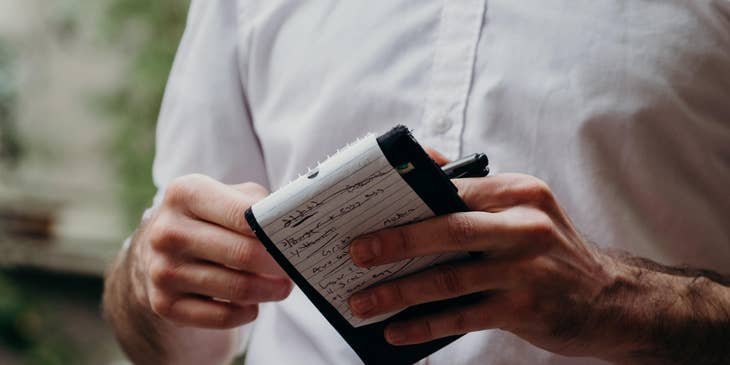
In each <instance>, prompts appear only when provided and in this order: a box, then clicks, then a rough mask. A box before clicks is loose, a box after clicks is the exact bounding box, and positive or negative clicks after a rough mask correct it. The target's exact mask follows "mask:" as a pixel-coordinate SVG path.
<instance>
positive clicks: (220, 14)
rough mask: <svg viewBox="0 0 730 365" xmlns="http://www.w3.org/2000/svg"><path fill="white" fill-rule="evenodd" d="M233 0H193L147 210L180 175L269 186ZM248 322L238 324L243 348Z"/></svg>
mask: <svg viewBox="0 0 730 365" xmlns="http://www.w3.org/2000/svg"><path fill="white" fill-rule="evenodd" d="M237 3H238V2H236V1H228V0H193V1H192V3H191V6H190V11H189V13H188V21H187V26H186V29H185V33H184V34H183V37H182V40H181V42H180V46H179V48H178V51H177V55H176V57H175V62H174V64H173V67H172V71H171V73H170V77H169V80H168V82H167V87H166V89H165V95H164V98H163V101H162V107H161V110H160V115H159V119H158V124H157V137H156V138H157V145H156V153H155V160H154V166H153V169H152V171H153V178H154V183H155V186H156V187H157V194H156V195H155V199H154V203H153V206H152V208H150V209H148V210H147V212H146V213H145V215H146V216H148V215H149V214H150V213H151V212H152V211H153V210H154V208H155V207H156V206H157V205H158V204H159V203H160V202H161V200H162V197H163V196H164V191H165V187H166V186H167V185H168V184H169V183H170V181H171V180H173V179H174V178H176V177H178V176H182V175H186V174H191V173H201V174H204V175H208V176H210V177H212V178H214V179H217V180H219V181H222V182H224V183H227V184H234V183H241V182H245V181H253V182H257V183H259V184H262V185H264V186H268V182H267V178H266V176H267V175H266V172H265V167H264V161H263V156H262V153H261V149H260V146H259V144H258V139H257V138H256V135H255V133H254V130H253V126H252V123H251V118H250V114H249V109H248V104H247V102H246V96H245V94H244V91H243V90H244V88H243V84H242V78H241V73H240V62H239V61H240V60H239V53H238V45H237V43H238V41H237V35H238V31H237V28H238V26H237V17H238V15H237V14H238V13H237ZM251 327H252V325H246V326H243V327H241V328H240V331H239V332H238V333H237V335H238V336H237V339H238V340H239V341H240V342H239V343H240V346H239V351H240V352H243V350H244V349H245V344H246V342H247V338H248V335H249V333H250V331H251Z"/></svg>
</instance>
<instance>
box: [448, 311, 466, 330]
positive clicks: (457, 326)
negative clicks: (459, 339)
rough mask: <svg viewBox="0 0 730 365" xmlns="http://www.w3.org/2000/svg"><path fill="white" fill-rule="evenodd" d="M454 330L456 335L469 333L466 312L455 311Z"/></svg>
mask: <svg viewBox="0 0 730 365" xmlns="http://www.w3.org/2000/svg"><path fill="white" fill-rule="evenodd" d="M452 326H453V329H454V331H455V332H456V333H464V332H468V331H469V321H468V320H467V318H466V314H465V313H464V311H460V310H459V311H455V312H454V319H453V324H452Z"/></svg>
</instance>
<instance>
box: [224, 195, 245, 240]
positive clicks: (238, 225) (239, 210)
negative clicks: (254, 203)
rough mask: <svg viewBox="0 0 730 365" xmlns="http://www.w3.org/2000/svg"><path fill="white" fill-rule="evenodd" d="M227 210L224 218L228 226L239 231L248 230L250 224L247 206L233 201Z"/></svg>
mask: <svg viewBox="0 0 730 365" xmlns="http://www.w3.org/2000/svg"><path fill="white" fill-rule="evenodd" d="M224 209H225V212H224V217H225V220H226V222H228V225H230V226H231V227H233V228H235V229H236V230H237V231H239V232H240V231H243V230H247V228H248V223H246V209H248V206H247V205H244V204H241V203H239V202H235V201H232V202H231V203H230V204H228V206H227V207H226V208H224Z"/></svg>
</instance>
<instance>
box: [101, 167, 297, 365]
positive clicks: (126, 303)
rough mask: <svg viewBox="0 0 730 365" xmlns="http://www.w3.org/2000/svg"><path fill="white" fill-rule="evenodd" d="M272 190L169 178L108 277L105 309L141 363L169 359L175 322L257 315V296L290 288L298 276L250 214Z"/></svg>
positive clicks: (215, 324) (233, 321)
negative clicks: (280, 261) (287, 269)
mask: <svg viewBox="0 0 730 365" xmlns="http://www.w3.org/2000/svg"><path fill="white" fill-rule="evenodd" d="M267 194H268V192H267V191H266V189H265V188H263V187H262V186H260V185H257V184H255V183H245V184H241V185H233V186H229V185H225V184H222V183H220V182H218V181H215V180H213V179H211V178H209V177H206V176H202V175H188V176H183V177H180V178H177V179H175V180H174V181H173V182H171V183H170V184H169V186H168V187H167V189H166V193H165V197H164V199H163V201H162V204H161V205H160V206H159V207H158V209H157V210H156V212H155V213H154V215H153V216H152V217H151V218H149V219H148V220H147V221H146V222H144V223H143V224H142V226H141V227H140V229H139V230H138V232H137V233H136V234H135V237H134V238H133V240H132V244H131V246H130V248H129V251H128V252H127V254H126V255H122V256H121V257H120V258H118V260H117V262H116V263H115V265H114V266H113V267H112V269H111V271H110V273H109V275H108V277H107V281H106V290H105V295H104V307H105V312H106V314H107V317H108V318H109V320H110V321H111V322H112V324H113V325H114V327H115V330H116V332H117V337H118V338H119V340H120V343H121V344H122V346H123V347H124V348H125V350H126V352H127V353H128V354H129V355H130V357H132V358H137V359H141V360H140V361H136V362H145V363H146V362H147V361H146V360H151V358H152V357H158V356H160V358H168V359H169V356H166V355H171V354H165V353H166V352H168V351H166V350H167V348H168V347H170V345H168V344H166V343H165V342H170V341H175V339H174V337H175V336H174V334H173V333H172V332H175V331H177V332H181V331H182V329H180V330H174V328H179V327H194V328H209V329H225V328H233V327H237V326H240V325H243V324H245V323H248V322H251V321H253V320H254V319H255V318H256V316H257V314H258V303H261V302H267V301H276V300H282V299H284V298H286V297H287V296H288V295H289V293H290V292H291V290H292V287H293V285H292V282H291V281H290V280H289V278H288V277H287V276H286V274H285V273H284V272H283V271H282V270H281V269H280V268H279V266H278V265H277V264H276V262H275V261H274V260H273V259H272V258H271V256H269V254H268V253H267V252H266V250H265V249H264V246H263V245H262V244H261V243H260V242H259V241H258V239H257V238H256V236H255V235H254V234H253V232H252V231H251V230H250V228H249V226H248V224H247V223H246V220H245V218H244V212H245V211H246V209H248V208H249V207H250V206H251V205H252V204H254V203H255V202H256V201H258V200H260V199H262V198H264V197H265V196H266V195H267ZM155 333H156V334H158V335H157V336H153V334H155ZM163 333H164V335H161V334H163ZM151 336H153V337H154V338H153V337H151ZM190 337H191V336H190V335H189V334H188V335H185V336H182V337H181V338H180V339H179V340H178V342H179V341H188V340H187V339H189V338H190ZM215 342H220V341H215ZM171 345H172V346H174V347H177V348H179V347H180V346H179V345H180V344H179V343H178V344H171ZM135 353H136V354H135ZM209 360H210V359H209Z"/></svg>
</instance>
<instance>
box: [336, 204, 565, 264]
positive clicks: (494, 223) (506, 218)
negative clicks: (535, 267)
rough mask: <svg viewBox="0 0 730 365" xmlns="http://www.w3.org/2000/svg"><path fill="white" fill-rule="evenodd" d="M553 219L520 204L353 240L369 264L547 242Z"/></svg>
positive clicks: (353, 249) (361, 260)
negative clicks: (499, 210)
mask: <svg viewBox="0 0 730 365" xmlns="http://www.w3.org/2000/svg"><path fill="white" fill-rule="evenodd" d="M551 225H552V223H551V220H550V218H549V217H547V216H546V215H545V214H544V213H541V212H540V211H538V210H536V209H532V208H525V207H516V208H511V209H509V210H505V211H503V212H499V213H486V212H463V213H454V214H449V215H445V216H440V217H435V218H432V219H428V220H425V221H422V222H418V223H414V224H409V225H405V226H401V227H395V228H390V229H385V230H381V231H378V232H374V233H370V234H367V235H366V236H363V237H360V238H358V239H356V240H354V241H352V243H351V244H350V255H351V257H352V261H353V262H354V263H355V264H356V265H358V266H363V267H370V266H376V265H383V264H386V263H391V262H396V261H400V260H403V259H406V258H412V257H418V256H427V255H432V254H438V253H447V252H467V251H480V252H489V253H490V255H496V256H498V255H501V254H507V253H512V252H514V251H515V250H531V249H538V248H540V247H542V246H541V245H537V243H539V242H537V241H538V240H542V239H545V238H544V237H542V236H540V235H541V234H545V233H549V231H550V229H551Z"/></svg>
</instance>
